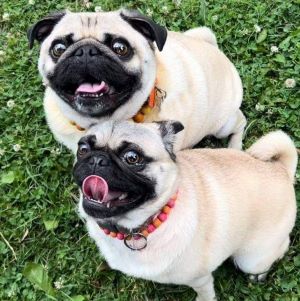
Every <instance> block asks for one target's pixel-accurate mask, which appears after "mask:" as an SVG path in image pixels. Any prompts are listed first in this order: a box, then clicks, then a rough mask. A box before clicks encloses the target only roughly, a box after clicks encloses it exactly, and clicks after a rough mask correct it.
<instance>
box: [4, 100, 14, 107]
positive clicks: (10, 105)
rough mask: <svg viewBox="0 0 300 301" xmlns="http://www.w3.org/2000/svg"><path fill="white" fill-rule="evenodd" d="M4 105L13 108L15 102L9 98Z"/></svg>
mask: <svg viewBox="0 0 300 301" xmlns="http://www.w3.org/2000/svg"><path fill="white" fill-rule="evenodd" d="M6 105H7V107H8V108H10V109H11V108H13V107H14V106H15V102H14V101H13V100H12V99H10V100H9V101H8V102H7V103H6Z"/></svg>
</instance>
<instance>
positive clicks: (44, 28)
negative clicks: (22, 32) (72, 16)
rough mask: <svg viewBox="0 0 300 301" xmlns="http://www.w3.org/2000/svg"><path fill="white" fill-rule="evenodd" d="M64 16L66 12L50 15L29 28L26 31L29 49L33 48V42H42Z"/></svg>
mask: <svg viewBox="0 0 300 301" xmlns="http://www.w3.org/2000/svg"><path fill="white" fill-rule="evenodd" d="M65 14H66V11H59V12H55V13H52V14H50V15H48V16H46V17H45V18H43V19H42V20H40V21H38V22H37V23H35V24H34V25H33V26H31V27H30V28H29V29H28V31H27V38H28V40H29V49H31V48H32V47H33V44H34V40H37V41H38V42H40V43H41V42H43V41H44V40H45V39H46V38H47V37H48V36H49V34H50V33H51V31H52V30H53V28H54V26H55V25H56V24H57V23H58V22H59V21H60V20H61V19H62V17H64V16H65Z"/></svg>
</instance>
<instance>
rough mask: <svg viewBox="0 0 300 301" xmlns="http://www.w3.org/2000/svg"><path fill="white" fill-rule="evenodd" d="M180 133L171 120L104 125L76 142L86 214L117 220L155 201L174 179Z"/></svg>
mask: <svg viewBox="0 0 300 301" xmlns="http://www.w3.org/2000/svg"><path fill="white" fill-rule="evenodd" d="M182 129H183V126H182V124H181V123H179V122H175V121H174V122H173V121H166V122H161V123H153V124H135V123H133V122H127V121H124V122H115V123H112V122H107V123H104V124H102V125H97V126H94V127H92V128H91V129H90V130H89V132H88V133H87V136H85V137H83V138H82V139H81V140H80V141H79V144H78V153H77V162H76V163H75V165H74V170H73V174H74V178H75V181H76V183H77V184H78V185H79V187H80V188H81V191H82V195H83V197H82V207H83V209H84V211H85V212H86V214H88V215H89V216H92V217H94V218H109V217H114V216H120V215H121V214H123V213H126V212H128V211H130V210H133V209H134V208H136V207H138V206H141V205H142V204H144V203H146V202H147V201H149V200H155V199H158V198H159V197H160V196H161V194H162V193H163V192H164V191H165V190H166V188H167V187H168V186H170V185H172V184H173V181H174V177H176V171H177V168H176V163H175V155H174V153H173V150H172V146H173V142H174V138H175V134H176V133H178V132H180V131H181V130H182Z"/></svg>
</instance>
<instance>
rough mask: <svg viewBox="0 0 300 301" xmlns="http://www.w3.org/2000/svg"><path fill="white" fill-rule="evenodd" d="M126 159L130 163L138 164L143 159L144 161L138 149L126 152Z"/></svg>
mask: <svg viewBox="0 0 300 301" xmlns="http://www.w3.org/2000/svg"><path fill="white" fill-rule="evenodd" d="M124 159H125V161H126V163H128V164H130V165H133V164H138V163H141V161H142V158H141V156H140V155H139V154H138V153H137V152H136V151H133V150H131V151H128V152H127V153H125V154H124Z"/></svg>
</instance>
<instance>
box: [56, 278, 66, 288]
mask: <svg viewBox="0 0 300 301" xmlns="http://www.w3.org/2000/svg"><path fill="white" fill-rule="evenodd" d="M63 284H64V281H63V279H62V277H59V278H58V280H57V281H55V282H54V286H55V288H56V289H58V290H60V289H62V288H63Z"/></svg>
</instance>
